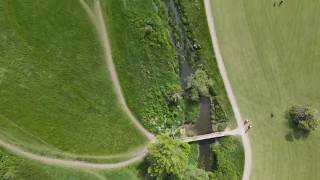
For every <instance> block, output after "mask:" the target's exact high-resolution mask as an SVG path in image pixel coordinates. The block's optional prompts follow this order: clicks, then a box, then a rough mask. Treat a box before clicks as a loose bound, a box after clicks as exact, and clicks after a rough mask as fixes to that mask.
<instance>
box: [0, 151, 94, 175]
mask: <svg viewBox="0 0 320 180" xmlns="http://www.w3.org/2000/svg"><path fill="white" fill-rule="evenodd" d="M0 161H1V165H0V179H21V180H22V179H23V180H39V179H46V180H57V179H59V180H73V179H77V180H99V178H97V177H96V176H95V175H93V174H91V173H88V172H83V171H77V170H72V169H64V168H56V167H51V166H46V165H42V164H38V163H35V162H31V161H28V160H25V159H21V158H18V157H16V156H13V155H11V154H8V153H6V152H5V151H0ZM9 172H10V173H9ZM9 174H11V175H10V176H9ZM8 177H11V178H8Z"/></svg>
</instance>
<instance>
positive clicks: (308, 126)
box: [289, 105, 320, 132]
mask: <svg viewBox="0 0 320 180" xmlns="http://www.w3.org/2000/svg"><path fill="white" fill-rule="evenodd" d="M289 119H290V121H291V122H292V123H293V125H294V126H295V128H298V129H300V130H302V131H306V132H310V131H314V130H316V129H317V127H318V126H319V123H320V121H319V113H318V111H317V110H316V109H314V108H312V107H311V106H302V105H296V106H292V107H291V108H290V110H289Z"/></svg>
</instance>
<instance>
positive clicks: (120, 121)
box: [0, 0, 146, 155]
mask: <svg viewBox="0 0 320 180" xmlns="http://www.w3.org/2000/svg"><path fill="white" fill-rule="evenodd" d="M0 27H1V28H0V54H1V56H0V96H1V100H0V124H1V128H0V129H1V134H2V136H5V137H8V138H10V140H13V141H15V142H19V143H24V144H22V145H24V146H25V147H28V148H30V149H33V150H37V149H45V148H47V151H49V150H50V149H51V150H52V151H62V152H67V153H73V154H78V155H108V154H115V153H122V152H127V151H130V149H132V148H136V147H138V146H141V145H143V144H144V143H145V142H146V139H145V138H144V137H143V135H141V134H140V132H138V131H137V130H136V129H135V128H134V126H133V125H132V124H131V123H130V120H129V119H128V117H127V116H126V115H125V114H124V113H123V112H122V111H121V109H120V107H119V104H118V102H117V100H116V98H115V94H114V91H113V88H112V84H111V81H110V79H109V77H108V72H107V69H106V67H105V64H104V60H103V57H102V54H103V53H102V50H101V47H100V44H99V41H98V39H97V35H96V32H95V29H94V26H93V25H92V24H91V22H90V21H89V19H88V17H87V14H86V13H85V11H84V10H83V8H82V7H81V5H80V3H79V1H78V0H68V1H57V0H47V1H45V0H32V1H31V0H30V1H29V0H26V1H18V0H3V1H1V2H0ZM26 137H30V138H26ZM26 139H27V141H25V140H26ZM20 145H21V144H20Z"/></svg>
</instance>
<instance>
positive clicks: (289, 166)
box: [213, 0, 320, 180]
mask: <svg viewBox="0 0 320 180" xmlns="http://www.w3.org/2000/svg"><path fill="white" fill-rule="evenodd" d="M213 2H214V14H215V16H216V24H217V31H218V36H219V43H220V46H221V49H222V54H223V56H224V60H225V62H226V66H227V70H228V73H229V75H230V78H231V81H232V85H233V88H234V90H235V93H236V96H237V98H238V101H239V105H240V108H241V112H242V114H243V117H244V118H250V119H251V120H252V121H253V123H254V126H255V127H254V128H253V130H252V132H251V133H250V134H251V135H250V137H251V141H252V146H253V174H252V179H253V180H263V179H265V180H269V179H281V180H295V179H296V180H300V179H308V180H317V179H320V171H319V169H320V163H318V162H319V161H320V144H319V137H320V131H318V132H315V133H313V134H311V135H310V136H309V137H308V138H307V139H303V138H300V139H296V138H293V139H291V138H290V137H289V134H290V129H289V127H288V123H287V120H286V119H285V117H284V116H285V111H286V110H287V109H288V107H289V106H291V105H292V104H296V103H299V104H313V105H314V106H315V107H317V108H318V109H320V103H319V99H320V94H319V88H320V82H319V68H320V61H319V59H318V57H319V48H320V31H319V28H320V27H319V23H318V17H319V16H320V2H319V1H317V0H310V1H299V0H292V1H285V3H284V4H283V6H282V7H273V1H269V0H261V1H255V0H246V1H244V0H241V1H235V0H225V1H213ZM270 113H274V114H275V117H274V118H273V119H271V118H270Z"/></svg>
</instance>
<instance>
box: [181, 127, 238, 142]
mask: <svg viewBox="0 0 320 180" xmlns="http://www.w3.org/2000/svg"><path fill="white" fill-rule="evenodd" d="M236 135H240V131H239V129H234V130H231V131H224V132H215V133H210V134H204V135H197V136H192V137H185V138H182V139H181V141H183V142H186V143H189V142H196V141H202V140H207V139H214V138H219V137H225V136H236Z"/></svg>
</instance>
